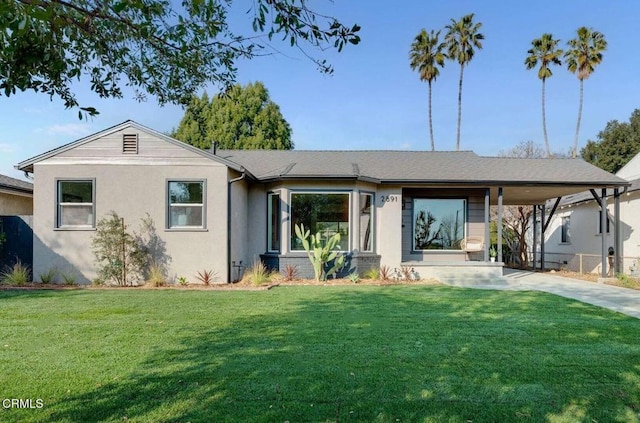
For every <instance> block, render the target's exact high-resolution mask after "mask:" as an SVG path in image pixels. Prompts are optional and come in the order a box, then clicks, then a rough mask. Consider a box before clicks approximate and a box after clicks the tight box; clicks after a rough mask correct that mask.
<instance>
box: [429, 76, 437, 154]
mask: <svg viewBox="0 0 640 423" xmlns="http://www.w3.org/2000/svg"><path fill="white" fill-rule="evenodd" d="M429 135H430V136H431V151H436V142H435V141H434V139H433V121H432V120H431V81H429Z"/></svg>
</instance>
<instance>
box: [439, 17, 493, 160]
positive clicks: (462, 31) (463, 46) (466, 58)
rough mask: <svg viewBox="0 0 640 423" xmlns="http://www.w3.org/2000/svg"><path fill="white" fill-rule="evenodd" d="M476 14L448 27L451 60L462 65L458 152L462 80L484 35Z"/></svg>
mask: <svg viewBox="0 0 640 423" xmlns="http://www.w3.org/2000/svg"><path fill="white" fill-rule="evenodd" d="M473 16H474V14H473V13H471V14H469V15H466V16H463V17H462V18H460V20H459V21H456V20H454V19H451V24H449V25H447V26H446V29H447V34H446V35H445V38H444V40H445V43H446V45H447V50H448V54H447V56H448V57H449V59H450V60H455V61H457V62H458V63H459V64H460V80H459V82H458V132H457V135H456V150H458V151H459V150H460V123H461V121H462V78H463V75H464V68H465V66H467V65H468V64H469V62H471V59H473V56H474V54H475V49H476V48H477V49H478V50H480V49H482V40H484V35H482V34H481V33H480V32H478V31H480V27H481V26H482V23H480V22H478V23H474V22H473Z"/></svg>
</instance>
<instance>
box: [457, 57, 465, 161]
mask: <svg viewBox="0 0 640 423" xmlns="http://www.w3.org/2000/svg"><path fill="white" fill-rule="evenodd" d="M463 73H464V65H463V64H461V65H460V82H459V83H458V133H457V136H456V151H460V122H461V121H462V74H463Z"/></svg>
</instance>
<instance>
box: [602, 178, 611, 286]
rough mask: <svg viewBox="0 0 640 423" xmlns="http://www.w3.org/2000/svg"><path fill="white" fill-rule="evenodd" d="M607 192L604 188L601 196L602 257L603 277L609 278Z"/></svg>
mask: <svg viewBox="0 0 640 423" xmlns="http://www.w3.org/2000/svg"><path fill="white" fill-rule="evenodd" d="M608 218H609V216H607V190H606V188H602V195H601V196H600V237H601V238H600V246H601V248H602V250H601V251H600V257H601V258H602V268H601V270H602V272H601V273H602V277H603V278H606V277H607V219H608Z"/></svg>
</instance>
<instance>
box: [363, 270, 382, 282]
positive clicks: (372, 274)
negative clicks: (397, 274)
mask: <svg viewBox="0 0 640 423" xmlns="http://www.w3.org/2000/svg"><path fill="white" fill-rule="evenodd" d="M379 277H380V271H379V270H378V269H375V268H372V269H369V270H367V271H366V272H364V278H365V279H373V280H377V279H378V278H379Z"/></svg>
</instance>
